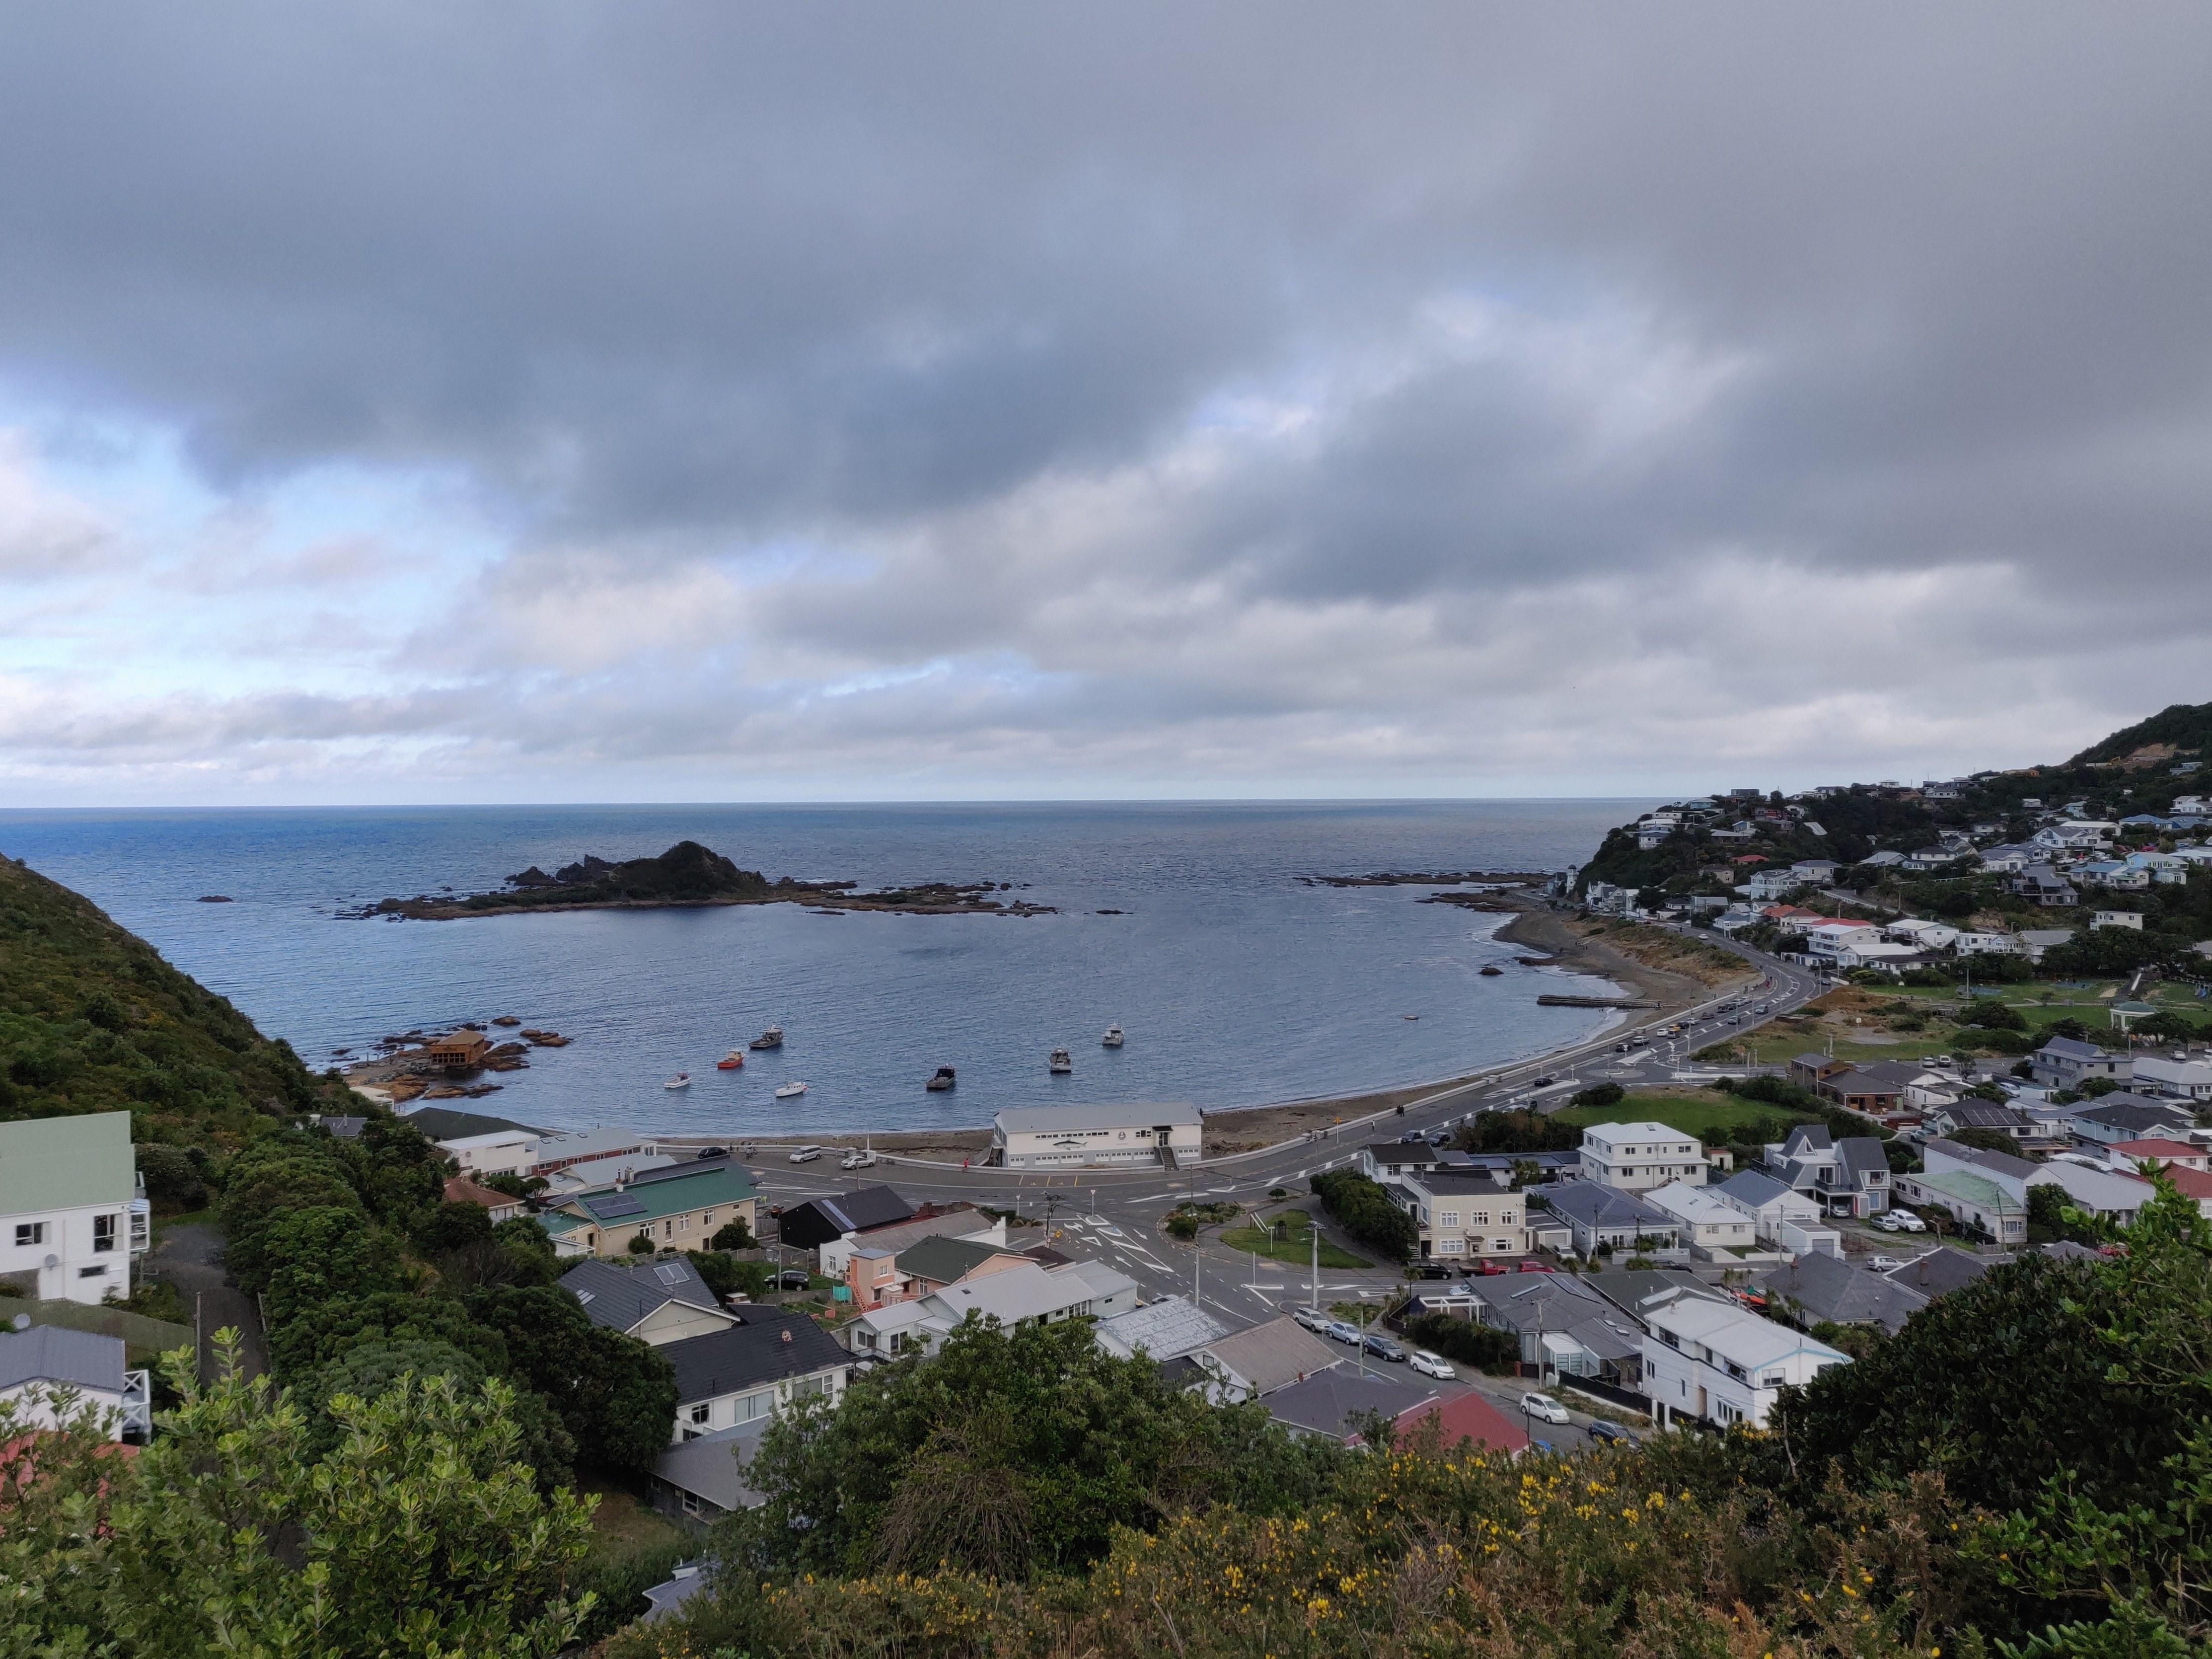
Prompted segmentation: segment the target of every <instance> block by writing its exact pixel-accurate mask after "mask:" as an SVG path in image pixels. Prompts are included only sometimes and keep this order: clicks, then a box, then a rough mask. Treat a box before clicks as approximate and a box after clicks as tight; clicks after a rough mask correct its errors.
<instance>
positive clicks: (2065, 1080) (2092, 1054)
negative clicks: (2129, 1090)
mask: <svg viewBox="0 0 2212 1659" xmlns="http://www.w3.org/2000/svg"><path fill="white" fill-rule="evenodd" d="M2027 1063H2028V1066H2029V1069H2030V1070H2031V1071H2032V1072H2033V1074H2034V1077H2035V1080H2036V1081H2037V1082H2038V1083H2040V1084H2041V1085H2043V1086H2044V1087H2045V1088H2046V1089H2072V1090H2075V1091H2079V1090H2080V1089H2081V1085H2083V1084H2085V1083H2087V1082H2089V1081H2090V1080H2091V1079H2094V1078H2109V1079H2112V1081H2113V1082H2115V1083H2125V1082H2126V1081H2127V1080H2128V1079H2129V1078H2130V1076H2132V1075H2133V1074H2134V1072H2135V1065H2134V1062H2133V1061H2132V1060H2130V1058H2129V1057H2128V1056H2127V1055H2126V1054H2106V1052H2105V1051H2104V1050H2103V1049H2102V1048H2099V1047H2098V1046H2097V1045H2096V1044H2095V1043H2093V1042H2077V1041H2076V1040H2075V1038H2073V1037H2052V1038H2051V1040H2050V1041H2049V1042H2046V1043H2045V1044H2044V1045H2043V1046H2042V1047H2041V1048H2038V1049H2037V1050H2036V1051H2035V1052H2034V1054H2031V1055H2030V1056H2029V1057H2028V1062H2027Z"/></svg>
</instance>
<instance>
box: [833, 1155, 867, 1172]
mask: <svg viewBox="0 0 2212 1659" xmlns="http://www.w3.org/2000/svg"><path fill="white" fill-rule="evenodd" d="M837 1167H838V1168H839V1169H841V1170H872V1169H874V1168H875V1167H876V1155H875V1154H874V1153H873V1152H848V1153H846V1154H845V1156H844V1157H843V1158H842V1159H840V1160H839V1162H838V1164H837Z"/></svg>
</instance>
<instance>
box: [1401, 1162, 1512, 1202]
mask: <svg viewBox="0 0 2212 1659" xmlns="http://www.w3.org/2000/svg"><path fill="white" fill-rule="evenodd" d="M1406 1184H1407V1186H1408V1187H1413V1188H1419V1190H1420V1191H1422V1192H1425V1193H1431V1194H1438V1195H1449V1194H1453V1193H1473V1194H1476V1195H1477V1196H1478V1197H1483V1198H1510V1196H1512V1194H1510V1192H1509V1191H1508V1190H1507V1189H1506V1188H1505V1186H1504V1182H1500V1181H1499V1180H1498V1176H1497V1175H1496V1174H1495V1173H1494V1172H1493V1171H1492V1170H1491V1169H1489V1168H1488V1167H1484V1168H1481V1169H1470V1170H1421V1171H1420V1172H1419V1173H1418V1174H1415V1175H1410V1176H1407V1177H1406Z"/></svg>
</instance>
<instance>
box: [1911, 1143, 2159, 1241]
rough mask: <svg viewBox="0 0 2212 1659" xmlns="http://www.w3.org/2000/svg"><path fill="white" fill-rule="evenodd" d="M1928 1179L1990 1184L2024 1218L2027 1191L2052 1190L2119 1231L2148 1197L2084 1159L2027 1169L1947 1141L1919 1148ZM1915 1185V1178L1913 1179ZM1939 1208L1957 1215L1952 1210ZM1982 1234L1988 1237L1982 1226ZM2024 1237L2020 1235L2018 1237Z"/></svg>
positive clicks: (2145, 1190)
mask: <svg viewBox="0 0 2212 1659" xmlns="http://www.w3.org/2000/svg"><path fill="white" fill-rule="evenodd" d="M1921 1155H1922V1158H1923V1162H1924V1163H1925V1164H1926V1165H1927V1174H1928V1175H1929V1176H1952V1175H1972V1176H1979V1177H1981V1178H1983V1179H1984V1180H1986V1181H1990V1182H1995V1183H1996V1185H1997V1186H1998V1187H2000V1188H2002V1189H2003V1190H2004V1192H2005V1194H2007V1196H2008V1198H2010V1199H2011V1200H2013V1202H2015V1204H2017V1205H2018V1206H2020V1208H2021V1211H2022V1212H2023V1213H2024V1212H2026V1210H2027V1194H2028V1189H2029V1188H2033V1187H2056V1188H2058V1189H2059V1190H2060V1191H2062V1192H2063V1193H2064V1194H2066V1201H2067V1202H2068V1203H2069V1204H2071V1205H2073V1206H2075V1208H2076V1209H2081V1210H2087V1211H2088V1212H2090V1213H2091V1214H2093V1215H2095V1216H2098V1217H2100V1218H2103V1219H2106V1220H2108V1221H2117V1222H2118V1223H2120V1224H2121V1225H2127V1224H2129V1223H2130V1222H2132V1221H2133V1220H2134V1219H2135V1218H2136V1212H2137V1211H2138V1210H2140V1209H2141V1208H2142V1206H2143V1203H2144V1201H2145V1200H2148V1198H2149V1196H2150V1188H2149V1186H2148V1183H2147V1182H2143V1181H2142V1180H2140V1179H2138V1178H2137V1177H2136V1176H2132V1175H2122V1174H2119V1173H2118V1172H2116V1171H2114V1170H2111V1169H2109V1168H2106V1166H2104V1165H2103V1164H2100V1163H2097V1162H2095V1161H2093V1160H2092V1159H2089V1158H2076V1157H2075V1156H2073V1155H2071V1154H2069V1155H2068V1156H2065V1157H2062V1158H2052V1159H2051V1160H2049V1161H2048V1162H2046V1163H2041V1164H2038V1163H2033V1162H2031V1161H2030V1160H2028V1159H2027V1158H2015V1157H2013V1156H2012V1155H2011V1154H2009V1153H2007V1152H1985V1151H1984V1150H1983V1149H1982V1148H1981V1147H1979V1146H1960V1145H1959V1143H1958V1142H1956V1141H1952V1140H1931V1141H1929V1143H1928V1145H1927V1146H1925V1147H1923V1148H1922V1154H1921ZM1916 1179H1917V1178H1916ZM1941 1207H1942V1208H1945V1209H1948V1210H1949V1211H1950V1212H1952V1213H1953V1214H1954V1215H1958V1214H1960V1211H1959V1210H1958V1208H1957V1207H1956V1206H1954V1205H1951V1204H1948V1203H1946V1204H1943V1205H1942V1206H1941ZM1984 1231H1990V1229H1989V1228H1988V1226H1987V1225H1986V1222H1984ZM2023 1236H2024V1235H2023Z"/></svg>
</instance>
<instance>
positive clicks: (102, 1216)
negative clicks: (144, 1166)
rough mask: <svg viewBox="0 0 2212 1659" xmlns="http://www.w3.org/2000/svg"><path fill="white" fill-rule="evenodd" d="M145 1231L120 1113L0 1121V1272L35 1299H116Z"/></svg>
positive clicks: (146, 1213) (146, 1241)
mask: <svg viewBox="0 0 2212 1659" xmlns="http://www.w3.org/2000/svg"><path fill="white" fill-rule="evenodd" d="M152 1234H153V1228H152V1211H151V1209H150V1208H149V1206H148V1204H147V1202H146V1196H145V1192H144V1189H143V1187H142V1186H141V1184H140V1182H139V1180H138V1161H137V1156H136V1155H135V1154H134V1153H133V1152H132V1151H131V1114H130V1113H128V1112H92V1113H88V1114H86V1115H84V1116H82V1117H40V1118H29V1119H26V1120H24V1121H20V1122H15V1123H0V1278H4V1279H12V1280H14V1281H15V1284H16V1285H17V1286H18V1287H19V1288H20V1289H21V1290H22V1291H25V1292H27V1294H29V1295H32V1296H34V1297H39V1298H40V1299H41V1300H43V1301H49V1302H107V1301H120V1300H122V1299H123V1298H125V1297H128V1296H129V1295H130V1294H131V1262H132V1261H133V1260H135V1259H136V1258H137V1256H139V1255H143V1254H144V1253H145V1251H146V1249H148V1248H149V1245H150V1243H152Z"/></svg>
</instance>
